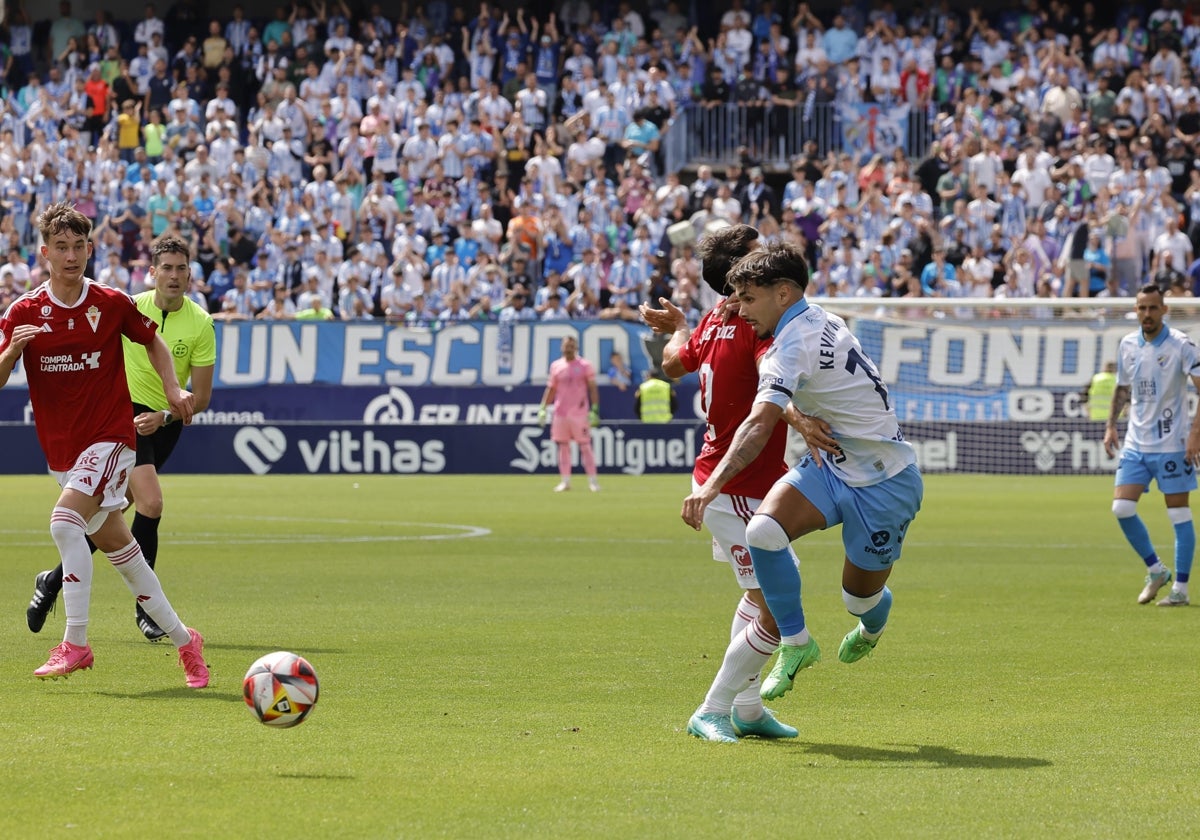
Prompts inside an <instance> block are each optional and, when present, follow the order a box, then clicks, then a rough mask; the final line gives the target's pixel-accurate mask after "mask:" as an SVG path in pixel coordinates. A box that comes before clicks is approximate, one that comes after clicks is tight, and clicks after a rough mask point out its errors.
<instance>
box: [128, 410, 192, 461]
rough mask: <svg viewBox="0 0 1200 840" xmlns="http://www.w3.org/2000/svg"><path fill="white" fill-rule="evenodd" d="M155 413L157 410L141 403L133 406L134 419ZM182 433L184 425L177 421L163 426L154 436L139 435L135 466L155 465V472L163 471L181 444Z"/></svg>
mask: <svg viewBox="0 0 1200 840" xmlns="http://www.w3.org/2000/svg"><path fill="white" fill-rule="evenodd" d="M153 411H155V409H153V408H150V407H149V406H146V405H142V404H141V403H134V404H133V416H134V417H137V416H138V415H139V414H145V413H146V412H153ZM182 431H183V423H181V422H179V421H178V420H176V421H174V422H171V423H168V424H167V425H165V426H162V427H161V428H160V429H159V430H158V431H157V432H155V433H154V434H152V435H138V436H137V460H135V461H134V464H133V465H134V466H135V467H140V466H143V465H145V464H153V465H154V469H155V470H161V469H162V468H163V464H165V463H167V459H168V458H170V457H171V453H172V452H174V451H175V444H177V443H179V434H180V433H181V432H182Z"/></svg>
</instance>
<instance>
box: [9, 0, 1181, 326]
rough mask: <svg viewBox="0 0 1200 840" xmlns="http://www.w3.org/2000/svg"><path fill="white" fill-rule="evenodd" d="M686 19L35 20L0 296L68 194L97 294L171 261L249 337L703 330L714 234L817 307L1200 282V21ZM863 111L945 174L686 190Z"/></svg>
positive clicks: (1169, 11)
mask: <svg viewBox="0 0 1200 840" xmlns="http://www.w3.org/2000/svg"><path fill="white" fill-rule="evenodd" d="M685 5H686V4H685V3H683V2H682V0H669V1H668V0H662V2H654V0H651V2H649V3H647V4H639V5H638V8H640V9H643V10H644V12H645V13H644V14H643V13H640V12H639V11H636V10H635V9H634V7H633V6H632V4H631V3H629V2H612V0H598V2H589V0H566V2H564V3H563V4H562V5H561V7H560V8H559V9H558V11H557V12H556V13H554V14H551V15H548V16H547V17H546V18H545V19H542V20H538V19H531V18H530V17H529V16H527V15H526V13H525V12H524V11H523V9H522V8H520V7H516V9H515V11H513V12H512V13H508V12H503V11H498V10H497V9H496V8H495V7H493V6H492V5H491V4H487V3H481V4H478V5H477V6H472V7H471V8H467V7H466V6H464V5H463V4H451V3H448V2H445V0H431V2H427V3H425V4H424V6H420V5H401V6H399V7H398V8H399V9H400V11H399V12H398V14H397V15H396V16H395V17H389V16H388V14H387V12H386V11H385V9H388V8H391V7H390V4H383V3H373V4H371V5H370V6H369V8H366V7H357V8H351V7H350V6H348V5H347V4H346V2H345V0H312V5H306V4H305V3H304V2H300V3H297V4H295V5H291V6H288V7H285V6H280V7H278V8H277V9H276V10H275V14H274V17H273V18H271V19H269V20H250V19H248V18H247V17H246V16H245V15H244V13H243V11H242V9H240V8H235V9H234V10H233V13H232V17H231V18H229V19H220V20H208V19H204V18H202V17H200V15H199V14H198V13H197V11H196V8H195V6H193V5H192V3H191V0H179V2H177V3H175V4H174V5H172V6H171V7H170V8H169V9H167V10H166V11H165V14H164V17H160V16H159V12H160V10H159V9H158V8H156V7H155V6H154V5H153V4H151V5H148V6H146V8H145V16H144V18H143V19H142V20H138V21H119V22H118V21H114V20H111V19H110V17H109V15H108V13H107V12H105V11H103V10H100V11H97V12H96V13H95V17H94V19H93V20H91V21H83V20H79V19H77V18H75V17H72V13H71V6H70V4H69V3H63V4H62V5H61V6H60V9H59V15H58V17H56V18H54V19H53V20H41V21H36V22H35V21H34V20H32V18H31V15H30V13H29V10H28V9H27V8H23V6H22V4H21V2H14V0H10V2H9V3H8V4H7V19H6V21H5V25H4V26H3V28H2V30H0V67H2V68H3V73H4V75H3V89H2V92H3V97H2V101H0V251H3V254H4V255H6V256H5V257H4V259H3V263H4V264H3V266H2V267H0V287H2V290H3V291H2V299H0V303H3V304H5V305H6V304H7V303H8V302H9V301H11V300H12V299H13V298H14V297H15V296H17V295H20V294H21V293H23V292H24V291H25V290H26V289H28V288H30V287H31V284H36V283H38V282H39V281H40V278H41V276H42V269H41V266H40V265H39V264H38V258H37V255H36V244H37V233H36V226H35V224H34V223H35V221H36V218H37V216H38V214H39V212H40V211H41V209H42V208H43V207H45V206H47V205H48V204H50V203H53V202H56V201H59V200H63V199H68V200H71V201H73V202H75V203H76V205H77V206H78V207H79V208H80V209H81V210H83V211H84V212H85V213H87V214H88V215H90V216H92V217H93V218H94V219H96V221H97V225H96V232H95V258H94V259H95V265H94V268H93V269H92V271H91V276H94V277H96V278H98V279H99V280H101V281H103V282H106V283H109V284H111V285H113V286H118V287H120V288H122V289H127V290H129V291H130V292H135V293H136V292H138V291H141V290H142V289H143V288H145V283H146V273H147V266H148V253H149V246H150V244H151V243H152V242H153V240H154V239H155V238H157V237H161V236H164V235H179V236H182V237H184V238H185V239H186V240H187V241H189V242H190V243H192V245H193V247H194V262H193V278H194V279H193V283H194V288H193V290H192V295H193V296H194V298H195V299H196V300H197V301H198V302H200V303H203V304H204V305H206V306H208V307H209V308H210V310H211V311H212V312H213V313H214V315H215V317H217V318H220V319H228V320H238V319H253V318H261V319H290V318H296V319H317V320H330V319H340V320H357V319H371V318H382V319H387V321H389V322H394V323H404V322H430V321H447V320H458V319H461V320H493V319H495V320H500V321H509V320H512V321H533V320H539V319H540V320H551V319H562V318H615V319H625V320H635V319H636V318H637V314H636V312H637V305H638V303H639V302H641V301H643V300H645V299H647V298H649V299H651V300H656V299H657V298H658V297H659V296H665V297H669V298H671V299H673V300H674V301H675V302H676V303H677V304H679V305H680V306H682V307H683V308H684V309H685V310H686V311H688V312H690V313H693V314H694V315H696V316H698V315H699V313H700V311H701V308H702V307H704V306H706V305H708V304H710V303H711V298H710V297H709V296H708V291H707V288H706V287H705V286H704V284H703V283H700V282H698V281H699V272H700V267H699V265H698V263H697V260H696V258H695V256H694V253H693V249H692V246H691V244H689V241H688V240H690V239H694V236H692V234H697V235H702V234H703V232H704V230H705V229H706V228H707V227H709V226H711V225H712V224H714V223H718V222H719V221H726V222H737V221H743V222H748V223H751V224H754V225H756V226H758V227H759V228H760V229H761V230H762V233H763V236H764V238H765V239H767V240H772V239H775V238H781V239H786V240H793V241H796V242H798V243H801V244H802V245H803V246H804V247H805V248H806V249H807V253H808V254H809V257H810V261H811V264H812V266H813V269H814V280H813V284H814V286H813V289H812V291H813V292H814V293H816V294H827V295H839V296H848V295H868V296H870V295H885V296H914V297H915V296H941V297H955V296H996V297H1018V296H1022V297H1033V296H1042V297H1055V296H1087V295H1093V296H1094V295H1118V294H1129V293H1131V292H1132V291H1133V290H1135V289H1136V288H1137V287H1138V286H1139V285H1140V284H1142V283H1144V282H1147V281H1149V280H1153V281H1154V282H1158V283H1160V284H1161V285H1162V286H1163V287H1164V288H1166V289H1168V290H1169V291H1170V293H1171V294H1179V295H1188V294H1192V293H1193V291H1196V290H1197V289H1198V288H1200V260H1197V259H1195V258H1196V253H1197V249H1196V248H1195V241H1196V239H1197V238H1198V237H1197V230H1198V229H1200V172H1198V169H1197V162H1196V151H1197V149H1196V142H1197V140H1198V139H1200V88H1198V87H1197V86H1196V84H1195V82H1194V78H1193V74H1194V73H1195V71H1196V70H1197V69H1198V68H1200V17H1193V15H1192V14H1191V13H1190V11H1185V10H1182V9H1180V8H1177V7H1176V5H1175V3H1174V0H1163V2H1162V4H1161V6H1154V7H1152V9H1153V10H1152V11H1149V13H1148V14H1146V13H1145V10H1144V9H1142V7H1139V6H1129V5H1121V4H1113V5H1112V6H1110V7H1108V8H1105V9H1098V8H1097V7H1096V4H1094V3H1091V2H1086V3H1082V4H1074V5H1072V4H1068V3H1065V2H1062V1H1061V0H1049V2H1042V0H1024V2H1022V3H1020V4H1011V5H1010V6H1009V7H1008V8H1006V9H1005V10H1003V11H997V12H995V13H991V12H986V13H985V12H984V11H982V10H980V9H969V10H961V9H959V8H957V7H956V4H952V3H951V2H950V0H938V2H936V3H932V4H929V5H926V4H917V5H916V6H915V7H914V8H912V9H906V10H903V11H898V10H897V9H895V8H894V7H893V4H892V3H891V2H889V0H875V2H873V3H870V4H866V3H863V4H857V3H848V4H846V5H844V6H842V7H841V8H839V9H837V10H835V11H831V12H830V13H829V14H827V15H823V16H818V15H816V14H814V12H813V11H811V10H810V9H809V7H808V6H807V5H806V4H803V3H801V4H799V5H798V6H794V5H793V4H790V3H789V4H787V5H788V7H789V8H788V10H787V11H788V14H787V16H786V17H785V16H783V15H782V14H781V11H780V8H779V6H782V5H784V4H782V3H780V4H779V5H775V4H773V3H772V2H771V0H727V4H725V5H723V6H722V7H721V9H720V10H719V12H720V13H719V14H713V15H708V14H705V15H703V16H701V15H698V14H697V9H703V8H704V6H703V4H700V3H695V4H693V5H690V6H687V7H686V8H685ZM793 9H794V14H793V13H792V10H793ZM857 101H874V102H878V103H881V104H883V105H892V104H897V103H907V104H908V105H909V106H910V107H911V109H912V110H911V114H912V118H913V119H921V120H929V121H930V127H931V130H932V136H933V138H934V142H933V144H932V147H931V149H930V150H929V153H928V154H927V155H926V156H924V157H923V158H921V159H915V160H910V159H909V158H908V157H907V156H906V154H905V152H904V151H903V150H897V151H896V152H895V153H894V154H892V155H870V156H867V157H860V158H857V159H856V158H855V157H853V156H852V155H851V154H850V153H848V152H846V151H844V150H839V149H837V148H834V149H831V150H823V151H821V152H819V151H818V149H817V148H816V146H815V144H813V143H811V142H809V143H807V144H805V145H804V146H803V149H802V150H800V153H799V154H797V155H796V156H795V157H794V158H793V160H792V165H791V171H790V176H791V179H790V180H788V181H787V182H786V184H784V183H783V180H782V179H780V180H777V181H776V184H775V186H772V185H771V184H770V183H768V180H769V178H768V175H773V174H774V173H768V172H764V171H763V169H762V167H761V166H759V165H757V164H758V161H756V160H755V159H754V157H753V155H754V154H755V151H756V150H754V149H748V148H741V149H739V150H738V151H737V155H736V158H735V157H733V156H731V157H730V159H731V160H732V159H736V160H737V164H736V165H730V164H727V163H718V164H716V165H713V166H709V165H705V164H703V163H702V162H701V165H699V166H698V167H695V168H694V169H693V168H691V167H689V168H688V171H686V172H682V173H681V172H665V171H663V161H664V155H663V149H662V148H661V145H662V141H663V139H664V137H665V135H666V134H667V133H668V132H671V131H679V130H686V128H681V126H684V125H685V123H686V122H687V120H686V119H685V117H686V116H687V115H688V113H689V112H690V111H692V110H693V109H704V108H711V107H716V106H720V107H725V108H746V109H749V114H750V116H751V117H752V118H754V119H760V120H761V119H764V118H765V119H769V120H770V123H771V125H772V126H782V125H783V121H782V120H779V117H780V116H781V115H786V114H787V113H788V109H796V108H801V109H809V108H813V107H815V106H816V105H820V104H827V103H844V102H857ZM786 177H787V176H786V175H785V176H784V178H786Z"/></svg>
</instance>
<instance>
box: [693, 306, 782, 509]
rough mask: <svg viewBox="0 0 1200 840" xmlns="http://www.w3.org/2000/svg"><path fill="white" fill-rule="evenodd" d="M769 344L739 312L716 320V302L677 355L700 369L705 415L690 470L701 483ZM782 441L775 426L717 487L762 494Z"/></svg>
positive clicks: (746, 407) (748, 398)
mask: <svg viewBox="0 0 1200 840" xmlns="http://www.w3.org/2000/svg"><path fill="white" fill-rule="evenodd" d="M770 346H771V339H769V338H759V337H758V336H757V335H755V334H754V328H753V327H751V326H750V325H749V324H748V323H746V321H745V319H743V318H742V317H741V316H740V315H735V316H734V317H733V318H731V319H730V320H729V322H728V323H722V322H721V315H720V306H717V307H714V308H713V309H712V310H711V311H709V313H708V314H707V315H705V316H704V318H703V320H701V321H700V325H699V326H698V327H696V329H695V330H693V331H692V335H691V337H690V338H689V339H688V343H687V344H686V345H685V346H684V347H683V349H682V350H681V351H680V353H679V360H680V361H681V362H682V363H683V366H684V367H685V368H687V369H688V370H689V371H698V372H699V374H700V399H701V401H702V405H703V408H704V414H705V417H706V418H707V420H708V429H707V430H706V431H705V433H704V445H703V446H701V447H700V454H699V455H698V456H697V457H696V466H695V468H694V469H693V470H692V476H693V477H694V478H695V479H696V481H698V482H699V483H701V484H703V483H704V482H705V481H707V480H708V477H709V476H710V475H711V474H712V472H713V470H715V469H716V468H717V465H718V464H720V463H721V459H722V458H724V457H725V453H726V452H727V451H728V450H729V445H730V444H731V443H732V442H733V435H734V433H735V432H736V431H737V429H738V426H740V425H742V421H743V420H745V419H746V417H747V416H748V415H749V414H750V408H751V406H752V404H753V403H754V395H755V394H756V393H758V365H757V364H756V363H757V361H758V359H759V358H760V357H761V356H762V355H763V354H764V353H766V352H767V348H768V347H770ZM786 446H787V426H786V424H784V423H783V422H780V423H779V425H777V426H776V427H775V430H774V431H773V432H772V433H771V438H770V440H768V441H767V445H766V447H765V448H764V449H763V451H762V452H761V453H759V456H758V457H757V458H755V459H754V461H752V462H751V463H750V464H749V465H748V466H747V467H746V468H745V469H744V470H742V471H741V472H740V473H738V474H737V475H736V476H734V477H733V480H732V481H730V482H729V483H728V484H726V485H725V486H724V487H723V488H721V492H722V493H727V494H729V495H731V496H747V497H749V498H751V499H762V498H765V497H766V495H767V491H768V490H770V489H771V485H773V484H774V483H775V480H776V479H778V478H779V477H780V476H781V475H783V474H784V473H785V472H787V465H786V464H785V463H784V462H783V452H784V449H785V447H786Z"/></svg>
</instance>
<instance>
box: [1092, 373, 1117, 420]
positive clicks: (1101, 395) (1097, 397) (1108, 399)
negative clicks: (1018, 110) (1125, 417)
mask: <svg viewBox="0 0 1200 840" xmlns="http://www.w3.org/2000/svg"><path fill="white" fill-rule="evenodd" d="M1116 390H1117V375H1116V374H1115V373H1108V372H1106V371H1101V372H1100V373H1097V374H1096V375H1095V376H1093V377H1092V384H1091V385H1089V386H1088V416H1090V417H1091V418H1092V419H1093V420H1101V421H1103V420H1107V419H1108V413H1109V411H1110V410H1111V409H1112V395H1113V392H1114V391H1116Z"/></svg>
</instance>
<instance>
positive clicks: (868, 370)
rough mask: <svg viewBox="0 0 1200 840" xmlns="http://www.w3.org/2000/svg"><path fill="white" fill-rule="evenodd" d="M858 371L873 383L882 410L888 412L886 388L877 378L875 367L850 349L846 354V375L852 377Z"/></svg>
mask: <svg viewBox="0 0 1200 840" xmlns="http://www.w3.org/2000/svg"><path fill="white" fill-rule="evenodd" d="M859 369H861V370H862V372H863V373H865V374H866V375H867V378H868V379H870V380H871V381H872V382H874V383H875V393H877V394H879V398H880V399H881V400H883V408H884V410H885V411H887V410H890V409H891V406H890V405H888V392H887V387H886V386H885V385H884V384H883V380H882V379H880V378H879V374H878V373H877V372H876V370H875V366H874V365H872V364H871V363H870V362H869V361H867V360H866V359H865V358H863V356H862V354H861V353H859V352H858V350H857V349H856V348H854V347H851V348H850V352H849V353H847V354H846V373H848V374H850V375H851V376H853V375H854V374H855V373H857V372H858V371H859Z"/></svg>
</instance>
